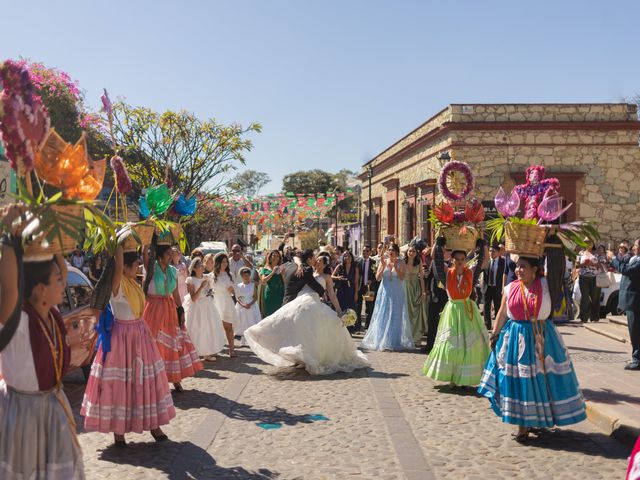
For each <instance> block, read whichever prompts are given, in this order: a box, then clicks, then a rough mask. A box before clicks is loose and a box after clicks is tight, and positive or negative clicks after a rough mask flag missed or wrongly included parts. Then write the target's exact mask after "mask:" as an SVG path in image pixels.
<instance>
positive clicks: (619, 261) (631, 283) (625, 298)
mask: <svg viewBox="0 0 640 480" xmlns="http://www.w3.org/2000/svg"><path fill="white" fill-rule="evenodd" d="M631 251H632V252H633V257H632V256H630V255H629V254H624V253H623V252H622V251H621V249H618V255H617V256H616V257H615V258H614V259H613V261H612V262H611V265H612V266H613V268H615V269H616V270H617V271H618V272H620V273H621V274H622V280H620V292H619V293H618V308H619V309H620V310H624V311H625V314H626V315H627V324H628V325H629V337H630V338H631V361H630V362H629V363H627V364H626V365H625V366H624V369H625V370H640V239H638V240H636V241H635V243H634V244H633V247H632V249H631Z"/></svg>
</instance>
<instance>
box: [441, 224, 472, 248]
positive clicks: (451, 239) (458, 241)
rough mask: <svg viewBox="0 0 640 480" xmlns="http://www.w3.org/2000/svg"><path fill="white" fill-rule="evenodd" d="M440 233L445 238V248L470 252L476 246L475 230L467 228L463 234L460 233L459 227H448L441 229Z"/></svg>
mask: <svg viewBox="0 0 640 480" xmlns="http://www.w3.org/2000/svg"><path fill="white" fill-rule="evenodd" d="M442 235H443V236H444V238H445V239H446V240H447V244H446V247H445V248H446V249H447V250H459V251H463V252H470V251H471V250H473V249H474V248H475V247H476V240H477V239H478V232H477V230H472V229H470V228H467V230H466V232H465V233H464V234H460V227H448V228H444V229H443V230H442Z"/></svg>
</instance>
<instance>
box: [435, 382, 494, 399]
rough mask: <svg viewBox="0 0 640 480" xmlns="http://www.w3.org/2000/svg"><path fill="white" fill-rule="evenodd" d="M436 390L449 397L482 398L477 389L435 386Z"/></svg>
mask: <svg viewBox="0 0 640 480" xmlns="http://www.w3.org/2000/svg"><path fill="white" fill-rule="evenodd" d="M433 388H434V390H437V391H438V393H444V394H447V395H458V396H460V397H482V395H480V394H479V393H478V389H477V387H454V386H452V385H434V387H433Z"/></svg>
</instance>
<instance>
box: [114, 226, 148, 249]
mask: <svg viewBox="0 0 640 480" xmlns="http://www.w3.org/2000/svg"><path fill="white" fill-rule="evenodd" d="M154 228H155V227H154V226H153V225H149V224H146V223H128V224H127V225H126V226H125V227H124V229H123V230H122V231H121V232H123V233H124V232H126V230H127V229H129V230H133V231H134V232H135V233H136V235H137V236H138V238H139V239H140V243H138V241H137V240H136V239H135V237H134V236H133V235H128V234H127V233H124V234H125V235H127V237H126V238H125V240H124V243H123V245H122V249H123V250H124V251H125V252H135V251H136V250H137V249H138V245H142V246H145V245H150V244H151V239H152V238H153V231H154Z"/></svg>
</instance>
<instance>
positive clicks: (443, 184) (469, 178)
mask: <svg viewBox="0 0 640 480" xmlns="http://www.w3.org/2000/svg"><path fill="white" fill-rule="evenodd" d="M453 172H460V173H462V174H463V175H464V179H465V186H464V189H463V190H462V192H461V193H454V192H452V191H451V190H450V189H449V187H448V186H447V176H448V175H449V174H450V173H453ZM473 187H474V178H473V173H471V168H469V165H467V164H466V163H464V162H457V161H452V162H449V163H447V164H446V165H445V166H444V168H443V169H442V170H441V171H440V176H439V177H438V189H439V190H440V193H442V196H443V197H444V198H446V199H447V200H449V201H450V202H457V201H460V200H464V199H465V198H467V197H468V196H469V195H470V194H471V192H472V191H473Z"/></svg>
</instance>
